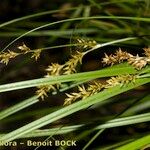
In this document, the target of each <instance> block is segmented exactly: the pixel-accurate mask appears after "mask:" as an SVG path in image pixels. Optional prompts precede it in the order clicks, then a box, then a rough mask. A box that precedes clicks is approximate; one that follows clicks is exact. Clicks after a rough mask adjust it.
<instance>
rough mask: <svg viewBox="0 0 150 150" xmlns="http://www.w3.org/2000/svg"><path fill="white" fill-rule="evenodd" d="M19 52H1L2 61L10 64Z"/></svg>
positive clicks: (0, 59)
mask: <svg viewBox="0 0 150 150" xmlns="http://www.w3.org/2000/svg"><path fill="white" fill-rule="evenodd" d="M18 55H19V53H16V52H13V51H10V50H8V51H7V52H1V53H0V62H1V63H4V64H6V65H7V64H8V62H9V60H10V59H12V58H15V57H16V56H18Z"/></svg>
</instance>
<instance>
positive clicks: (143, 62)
mask: <svg viewBox="0 0 150 150" xmlns="http://www.w3.org/2000/svg"><path fill="white" fill-rule="evenodd" d="M89 2H90V5H87V6H84V5H82V6H80V7H77V8H71V9H69V10H73V11H74V12H73V14H71V13H68V14H67V15H70V17H69V19H64V20H59V21H56V22H50V23H48V24H44V25H42V26H39V27H37V28H34V29H31V30H29V31H26V32H25V33H23V34H22V31H20V30H17V23H16V33H19V32H20V33H21V35H20V36H19V37H17V38H16V39H14V40H13V41H12V42H10V43H9V44H8V45H7V46H6V47H5V48H4V49H3V51H2V52H0V62H1V63H4V64H6V65H9V61H10V60H12V59H14V58H16V57H18V56H20V55H26V54H27V55H29V56H30V58H33V59H34V60H35V61H37V60H38V59H39V58H40V57H41V53H42V52H43V53H44V50H48V49H53V48H63V47H67V46H75V50H76V51H74V53H71V54H70V56H69V59H68V60H67V61H66V62H64V64H61V63H60V64H59V63H57V62H53V63H51V64H49V65H48V66H47V67H45V72H46V73H45V75H44V77H43V78H41V79H35V80H29V81H21V82H17V83H11V84H4V85H0V92H6V91H12V90H18V89H20V90H21V89H25V88H29V87H36V88H37V90H36V92H35V95H34V96H33V97H31V98H29V99H25V100H23V101H21V102H20V103H17V104H14V105H13V106H11V107H10V108H6V109H4V110H3V111H1V112H0V120H2V119H4V118H6V122H9V121H10V122H11V121H16V123H17V122H18V121H17V118H18V116H17V114H16V116H15V115H13V116H12V117H11V116H10V115H12V114H14V113H16V112H19V111H21V110H23V109H24V108H28V107H29V106H30V107H31V106H32V105H33V104H35V103H38V102H39V99H41V100H44V99H45V98H46V97H48V96H49V95H51V94H57V92H64V91H65V93H66V98H64V101H63V102H62V101H61V102H62V103H63V105H64V106H62V105H61V106H60V108H58V109H57V110H56V109H55V110H54V108H53V106H51V108H49V111H47V110H41V111H39V110H37V112H36V113H35V112H34V111H33V110H31V111H30V112H28V114H26V115H27V116H29V117H31V116H34V114H38V116H40V115H39V114H40V112H44V113H43V114H44V115H43V114H42V113H41V116H42V115H43V117H41V118H38V119H37V118H36V120H32V121H31V123H27V125H24V124H23V126H22V127H20V128H18V129H15V128H14V130H13V131H12V132H10V133H4V132H3V131H2V132H1V133H2V134H0V141H4V142H7V141H11V140H15V139H18V138H34V137H41V135H43V136H54V137H55V135H57V134H63V138H64V139H63V140H66V138H68V135H65V133H68V134H69V133H71V134H70V136H71V138H72V139H74V138H75V139H76V140H78V141H80V140H83V139H84V140H83V141H84V143H85V141H86V143H85V146H84V148H83V150H85V149H87V148H88V147H89V146H90V145H91V144H92V142H93V141H94V140H95V139H96V138H97V137H98V136H102V135H101V133H102V132H103V131H104V130H106V129H107V128H113V127H118V128H119V127H121V126H125V125H126V126H127V125H128V126H129V125H131V124H132V127H133V125H134V124H138V123H144V122H148V121H150V113H147V109H148V108H149V107H150V105H149V103H147V102H148V101H147V99H148V100H149V98H150V96H149V93H148V92H147V90H145V89H147V87H146V86H143V85H144V84H147V83H150V78H149V77H150V74H149V64H150V48H149V47H147V48H143V50H144V53H143V54H144V56H143V55H142V54H141V53H142V49H141V48H140V47H142V46H143V45H145V46H148V45H149V39H148V36H146V34H147V28H148V27H149V24H148V23H149V22H150V19H149V17H147V15H148V11H147V9H146V8H144V6H146V5H147V3H146V2H142V1H140V3H139V2H138V1H136V0H135V2H137V4H139V5H138V6H139V7H140V8H141V10H142V11H141V12H144V14H142V13H140V12H139V13H137V11H133V10H134V9H133V6H135V5H134V2H129V1H128V0H127V2H125V3H124V2H122V1H117V3H116V2H111V1H110V2H104V3H103V2H102V3H101V4H100V5H99V4H97V3H96V1H93V0H92V1H89ZM110 4H111V5H110ZM112 4H115V7H112ZM93 8H94V12H97V11H98V10H100V11H101V10H102V8H103V9H104V10H105V11H104V13H103V14H104V16H93V14H92V12H93V10H92V9H93ZM114 8H115V9H116V11H114V10H115V9H114ZM59 11H60V12H61V11H62V10H57V11H54V12H56V13H57V12H59ZM65 11H67V10H65ZM118 12H121V13H122V14H123V16H117V14H118ZM49 13H50V12H45V13H43V14H49ZM40 15H41V14H37V15H33V17H34V16H40ZM131 16H140V17H131ZM30 17H32V16H29V17H25V18H26V19H27V18H30ZM25 18H22V19H25ZM22 19H21V18H20V19H18V20H22ZM81 20H84V21H85V22H84V26H83V28H84V29H77V28H76V31H75V32H78V33H82V34H85V33H87V34H88V33H89V35H87V36H88V38H77V40H76V43H75V44H70V45H69V44H67V45H56V46H51V47H44V48H38V49H33V50H31V49H30V48H29V47H28V46H27V45H26V44H24V43H23V44H22V45H20V46H18V47H17V48H16V49H15V50H7V51H5V49H7V48H8V47H9V46H10V45H12V44H13V43H14V42H15V41H17V40H19V39H20V38H21V37H24V36H25V35H27V36H30V38H31V36H41V35H42V36H43V35H44V36H49V35H55V37H53V38H51V39H50V40H48V41H47V42H45V43H46V44H47V45H48V44H49V43H55V41H56V40H59V38H61V39H64V41H65V42H66V40H67V39H70V33H71V32H72V30H71V28H72V26H73V25H74V23H76V22H77V21H78V22H79V21H81ZM128 20H130V21H128ZM86 21H87V22H88V23H87V22H86ZM13 22H16V20H14V21H12V23H13ZM10 23H11V22H7V23H4V24H2V25H0V27H3V26H5V25H9V24H10ZM32 23H33V22H32V21H31V22H30V21H29V24H32ZM26 24H28V23H26ZM56 24H57V25H58V27H59V29H58V30H57V31H53V30H51V29H50V30H46V29H44V27H49V26H50V27H51V25H56ZM60 24H62V25H60ZM19 26H20V25H19ZM135 26H136V27H135ZM23 27H24V25H23ZM8 29H9V28H8ZM39 29H43V30H42V31H37V30H39ZM136 29H139V30H137V33H136V35H137V36H135V37H133V33H135V30H136ZM25 30H26V29H25ZM33 31H34V32H33ZM70 31H71V32H70ZM16 33H11V34H9V36H16ZM29 33H30V34H29ZM0 35H1V36H6V35H8V33H7V34H4V33H0ZM17 35H18V34H17ZM141 35H142V36H141ZM122 37H125V38H123V39H122ZM141 37H144V38H141ZM116 39H117V40H116ZM122 42H124V43H123V44H124V45H123V46H124V47H125V46H127V47H130V46H132V47H135V49H136V47H138V49H141V52H140V51H139V52H138V53H137V54H136V55H133V54H131V53H130V52H127V51H125V50H123V48H119V47H123V46H122V45H121V43H122ZM56 43H58V42H56ZM119 43H120V45H119ZM112 44H116V47H118V49H117V50H116V52H115V53H113V52H110V55H108V54H107V53H106V51H104V52H103V49H102V47H105V46H110V47H109V49H110V50H111V45H112ZM54 45H55V44H54ZM97 49H99V50H100V51H101V54H102V55H104V57H103V58H102V60H101V56H100V59H99V62H100V63H102V64H103V67H102V68H100V67H99V68H97V71H91V72H84V73H81V72H80V70H78V69H77V68H78V66H79V65H82V63H83V58H84V56H85V55H86V54H88V53H90V52H93V51H94V50H97ZM106 49H107V47H106ZM96 54H97V53H96ZM39 63H40V61H39ZM117 64H118V65H117ZM97 78H100V79H101V80H97ZM76 86H77V90H76V91H72V92H71V93H69V92H68V91H67V92H66V90H68V89H71V88H72V87H76ZM140 86H142V88H141V89H142V90H143V91H144V92H143V91H142V92H141V93H142V94H141V93H140V92H139V94H138V95H137V98H138V100H137V99H136V100H135V99H134V98H133V96H132V95H131V96H130V94H129V95H126V97H127V98H126V99H127V100H126V99H125V98H124V99H125V100H124V101H122V99H119V96H118V95H119V94H125V92H127V91H129V90H133V89H135V88H137V87H140ZM147 86H148V85H147ZM31 90H32V89H31ZM136 90H139V91H140V89H136ZM134 92H136V91H132V92H131V93H134ZM32 93H33V92H32ZM146 94H147V95H146ZM133 95H136V94H133ZM139 95H141V97H142V98H141V97H138V96H139ZM145 95H146V96H145ZM64 96H65V94H64ZM114 96H118V97H117V98H115V97H114ZM122 98H123V97H122ZM61 100H62V99H61ZM103 102H107V103H106V105H104V103H103ZM116 103H117V104H118V105H119V106H120V105H121V107H120V108H119V110H120V109H121V111H119V114H117V113H116V112H117V111H118V110H117V111H116V110H115V109H113V108H112V107H111V106H115V107H116V105H115V104H116ZM122 103H123V105H122ZM97 104H98V105H97ZM92 105H95V106H96V107H98V110H101V106H102V105H104V106H105V107H106V109H105V107H103V109H105V110H104V111H103V112H105V111H107V112H108V113H106V116H105V115H104V116H102V114H100V113H99V111H97V110H96V109H95V108H96V107H92V108H90V106H92ZM124 107H125V109H124ZM87 108H90V109H87ZM107 108H109V109H107ZM117 108H118V107H117ZM122 108H123V109H122ZM83 109H84V110H85V114H86V115H85V114H84V112H82V113H81V114H80V115H81V116H80V117H79V120H78V121H79V122H78V125H76V124H77V122H76V119H74V121H73V119H72V121H71V122H70V121H69V120H68V124H67V125H66V122H63V120H62V121H60V122H57V126H58V127H56V125H55V121H58V120H59V119H62V118H63V117H68V116H69V115H70V114H73V113H75V112H77V111H80V110H83ZM91 109H94V110H95V111H96V113H95V114H94V115H93V114H92V117H91V116H90V113H88V112H89V111H90V110H91ZM128 109H129V111H128ZM137 113H138V115H137ZM82 114H83V116H82ZM108 114H111V115H108ZM126 114H128V115H126ZM26 115H25V114H24V113H21V116H20V118H21V119H22V120H25V119H26V118H25V117H26ZM124 115H125V116H124ZM84 116H88V117H85V118H84V121H83V120H82V119H83V118H82V117H84ZM99 116H101V118H100V117H99ZM7 117H10V119H9V118H8V120H7ZM95 122H96V123H95ZM50 123H54V126H53V125H52V126H51V128H52V129H46V128H42V129H41V130H39V128H41V127H44V126H46V125H49V124H50ZM91 124H92V125H93V127H92V128H89V130H88V132H87V130H86V129H87V128H85V130H84V126H88V125H91ZM72 125H73V126H72ZM63 126H64V127H63ZM80 127H82V128H81V129H82V130H80V131H82V133H81V134H79V132H78V133H77V135H76V134H72V131H74V132H75V130H78V129H80ZM116 129H117V128H116ZM97 130H98V132H97V133H96V134H95V135H94V137H92V138H91V136H90V133H92V132H93V131H97ZM110 130H111V129H110ZM122 133H123V131H119V139H117V136H116V139H115V141H116V143H117V144H116V143H115V142H114V141H113V142H114V144H111V145H108V144H109V142H108V143H107V142H106V143H104V144H105V145H96V146H95V147H96V148H99V147H100V148H101V149H103V148H104V149H105V148H106V149H119V150H123V149H124V148H127V149H140V148H142V147H147V146H145V145H147V144H148V143H149V140H150V138H149V136H147V133H146V132H144V134H145V135H146V136H145V135H142V134H140V133H137V132H134V133H135V134H134V136H132V137H131V138H129V135H127V137H124V134H122ZM78 134H79V135H78ZM111 134H113V132H111ZM72 135H73V136H72ZM139 135H140V136H139ZM74 136H75V137H74ZM85 136H86V137H87V138H84V137H85ZM141 136H143V137H142V138H141ZM139 137H140V138H139ZM56 138H57V136H56ZM88 139H91V140H88ZM135 139H136V140H135ZM108 141H109V140H108ZM110 143H112V141H111V142H110ZM139 143H140V144H139ZM95 147H94V148H95Z"/></svg>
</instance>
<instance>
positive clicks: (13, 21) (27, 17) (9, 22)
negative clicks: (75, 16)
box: [0, 7, 78, 28]
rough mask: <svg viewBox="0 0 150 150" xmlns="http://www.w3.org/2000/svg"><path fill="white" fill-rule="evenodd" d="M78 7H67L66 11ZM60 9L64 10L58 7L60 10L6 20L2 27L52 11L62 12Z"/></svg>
mask: <svg viewBox="0 0 150 150" xmlns="http://www.w3.org/2000/svg"><path fill="white" fill-rule="evenodd" d="M77 8H78V7H73V8H67V9H65V11H69V10H75V9H77ZM60 11H62V10H61V9H58V10H50V11H44V12H40V13H36V14H32V15H28V16H24V17H20V18H17V19H13V20H10V21H7V22H4V23H2V24H0V28H2V27H4V26H7V25H9V24H12V23H15V22H18V21H22V20H25V19H30V18H35V17H40V16H44V15H48V14H52V13H57V12H60Z"/></svg>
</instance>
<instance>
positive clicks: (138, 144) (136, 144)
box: [116, 135, 150, 150]
mask: <svg viewBox="0 0 150 150" xmlns="http://www.w3.org/2000/svg"><path fill="white" fill-rule="evenodd" d="M148 144H150V135H147V136H144V137H142V138H140V139H138V140H135V141H133V142H131V143H128V144H126V145H123V146H121V147H119V148H116V150H129V149H133V150H134V149H140V148H142V147H144V146H147V145H148Z"/></svg>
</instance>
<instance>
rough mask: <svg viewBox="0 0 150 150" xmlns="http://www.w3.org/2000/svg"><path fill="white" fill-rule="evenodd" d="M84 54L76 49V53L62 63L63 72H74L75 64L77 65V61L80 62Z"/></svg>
mask: <svg viewBox="0 0 150 150" xmlns="http://www.w3.org/2000/svg"><path fill="white" fill-rule="evenodd" d="M83 56H84V53H82V52H79V51H77V52H76V54H74V55H72V58H71V59H69V61H67V62H66V63H65V64H64V68H63V70H64V74H71V73H75V72H76V69H75V68H76V66H77V65H78V63H80V64H82V58H83Z"/></svg>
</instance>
